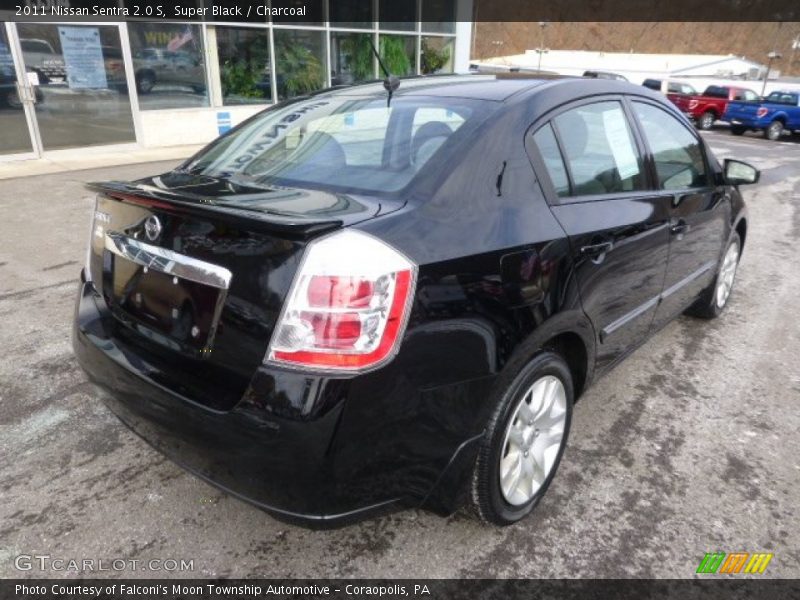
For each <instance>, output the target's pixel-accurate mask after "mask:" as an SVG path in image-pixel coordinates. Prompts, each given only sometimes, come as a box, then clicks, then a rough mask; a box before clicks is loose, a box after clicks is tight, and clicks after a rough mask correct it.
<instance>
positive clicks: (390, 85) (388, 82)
mask: <svg viewBox="0 0 800 600" xmlns="http://www.w3.org/2000/svg"><path fill="white" fill-rule="evenodd" d="M368 39H369V47H370V48H372V53H373V54H374V55H375V58H377V59H378V64H379V65H380V66H381V71H383V74H384V75H385V76H386V78H385V79H384V80H383V89H385V90H386V91H387V92H389V97H388V98H387V99H386V108H389V107H390V106H391V104H392V94H394V91H395V90H396V89H397V88H399V87H400V79H399V78H398V77H395V76H394V75H391V74H390V73H389V70H388V69H387V68H386V65H384V64H383V61H382V60H381V55H380V54H378V51H377V50H376V49H375V44H373V43H372V39H371V38H368Z"/></svg>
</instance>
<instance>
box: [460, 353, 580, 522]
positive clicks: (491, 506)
mask: <svg viewBox="0 0 800 600" xmlns="http://www.w3.org/2000/svg"><path fill="white" fill-rule="evenodd" d="M573 394H574V392H573V385H572V377H571V375H570V371H569V367H568V366H567V364H566V363H565V362H564V359H562V358H561V357H560V356H559V355H558V354H555V353H553V352H541V353H539V354H537V355H536V356H535V357H534V358H533V360H531V361H530V362H529V363H528V364H527V365H525V366H524V367H523V368H522V370H521V371H520V372H519V373H518V374H517V376H516V377H515V378H514V379H513V380H512V381H511V382H510V384H509V385H508V386H506V387H505V389H500V391H499V393H498V397H497V398H496V399H495V400H494V402H495V404H496V405H495V408H494V413H493V414H492V417H491V418H490V420H489V425H488V426H487V428H486V432H485V435H484V438H483V440H482V442H481V447H480V450H479V453H478V459H477V462H476V465H475V471H474V474H473V482H472V505H473V510H474V512H475V513H477V515H478V516H479V517H480V518H481V519H482V520H484V521H487V522H489V523H494V524H496V525H510V524H512V523H515V522H517V521H519V520H520V519H522V518H523V517H525V516H526V515H528V514H529V513H530V512H531V511H532V510H533V508H534V507H535V506H536V505H537V504H538V502H539V500H540V499H541V498H542V496H543V495H544V493H545V491H546V490H547V488H548V486H549V485H550V482H551V481H552V479H553V476H554V475H555V472H556V469H557V468H558V464H559V462H560V461H561V456H562V454H563V453H564V448H565V446H566V442H567V437H568V435H569V428H570V422H571V420H572V403H573V399H574V396H573Z"/></svg>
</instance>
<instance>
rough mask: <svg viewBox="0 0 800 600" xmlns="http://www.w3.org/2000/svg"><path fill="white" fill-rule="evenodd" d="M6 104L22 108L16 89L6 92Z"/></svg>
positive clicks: (16, 108) (10, 106) (14, 107)
mask: <svg viewBox="0 0 800 600" xmlns="http://www.w3.org/2000/svg"><path fill="white" fill-rule="evenodd" d="M6 105H7V106H8V107H9V108H13V109H15V110H18V109H21V108H22V102H21V101H20V99H19V94H17V91H16V90H11V91H10V92H8V94H6Z"/></svg>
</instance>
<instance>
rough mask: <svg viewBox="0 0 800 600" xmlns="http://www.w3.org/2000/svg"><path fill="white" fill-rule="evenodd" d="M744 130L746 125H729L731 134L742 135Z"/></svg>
mask: <svg viewBox="0 0 800 600" xmlns="http://www.w3.org/2000/svg"><path fill="white" fill-rule="evenodd" d="M745 131H747V127H742V126H741V125H731V133H732V134H733V135H744V132H745Z"/></svg>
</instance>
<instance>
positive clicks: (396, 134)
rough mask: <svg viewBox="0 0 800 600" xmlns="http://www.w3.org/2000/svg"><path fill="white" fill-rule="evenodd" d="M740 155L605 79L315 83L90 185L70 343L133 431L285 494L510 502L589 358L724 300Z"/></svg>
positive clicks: (539, 466)
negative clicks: (150, 172) (133, 174)
mask: <svg viewBox="0 0 800 600" xmlns="http://www.w3.org/2000/svg"><path fill="white" fill-rule="evenodd" d="M395 82H396V81H395ZM388 87H389V88H391V87H392V86H388ZM757 179H758V171H756V170H755V169H754V168H753V167H751V166H749V165H747V164H745V163H741V162H738V161H733V160H726V161H725V163H724V164H723V165H720V163H718V162H717V160H716V159H715V158H714V156H713V154H712V153H711V152H710V151H709V149H708V147H707V146H706V144H705V143H704V141H703V140H702V138H700V137H698V135H697V133H696V132H695V130H694V128H693V127H692V125H691V123H689V122H688V121H687V120H686V118H685V117H684V116H683V115H682V114H680V112H678V111H677V109H675V108H674V107H673V106H672V105H671V104H669V103H668V102H667V101H666V100H665V99H664V98H663V97H662V96H660V95H659V94H657V93H655V92H651V91H650V90H647V89H646V88H643V87H641V86H635V85H632V84H628V83H625V82H618V81H611V80H603V79H592V80H587V79H552V80H544V79H522V78H515V77H510V76H509V77H494V76H484V75H474V76H443V77H423V78H417V79H414V78H411V79H407V80H404V81H402V84H401V85H400V87H399V89H397V90H396V91H394V93H393V94H391V95H390V94H389V93H387V91H386V90H385V89H384V86H383V85H381V83H380V82H378V83H370V84H365V85H361V86H352V87H347V88H340V89H335V90H328V91H324V92H321V93H318V94H315V95H313V96H310V97H304V98H300V99H296V100H294V101H290V102H285V103H283V104H280V105H278V106H275V107H274V108H271V109H269V110H266V111H264V112H262V113H259V114H257V115H256V116H254V117H253V118H251V119H249V120H248V121H246V122H244V123H242V124H241V125H240V126H238V127H236V128H235V129H233V130H232V131H230V132H229V133H227V134H226V135H224V136H222V137H220V138H219V139H217V140H216V141H214V142H213V143H212V144H210V145H209V146H208V147H207V148H205V149H204V150H202V151H201V152H200V153H198V154H197V155H195V156H194V157H192V158H191V159H189V160H188V161H187V162H185V163H184V164H182V165H181V166H180V167H178V168H177V169H175V170H173V171H170V172H168V173H164V174H162V175H158V176H155V177H150V178H147V179H142V180H139V181H134V182H129V183H121V182H104V183H97V184H93V186H92V187H93V189H94V190H96V191H97V192H98V195H97V204H96V207H95V212H94V221H93V225H92V231H91V241H90V245H89V251H88V256H87V264H86V267H85V269H84V270H83V273H82V277H81V286H80V292H79V295H78V301H77V307H76V311H75V326H74V348H75V352H76V354H77V356H78V359H79V360H80V363H81V365H82V366H83V368H84V369H85V370H86V372H87V373H88V376H89V378H90V379H91V381H92V382H94V383H95V384H96V387H97V389H98V390H99V394H100V395H101V396H102V398H103V399H104V401H105V402H106V403H107V404H108V406H109V407H110V408H111V410H113V411H114V412H115V413H116V414H117V415H118V416H119V418H120V419H122V421H124V422H125V424H127V425H128V426H129V427H130V428H131V429H132V430H133V431H134V432H136V433H137V434H139V435H140V436H141V437H143V438H144V439H145V440H147V441H148V442H149V443H150V444H152V445H153V446H155V447H156V448H157V449H158V450H160V451H162V452H163V453H164V454H166V455H168V456H169V457H170V458H172V459H173V460H175V461H176V462H177V463H179V464H180V465H182V466H184V467H185V468H187V469H189V470H190V471H192V472H193V473H195V474H197V475H198V476H200V477H202V478H204V479H206V480H208V481H210V482H211V483H213V484H214V485H217V486H219V487H220V488H222V489H223V490H226V491H228V492H230V493H231V494H234V495H236V496H239V497H241V498H243V499H246V500H248V501H250V502H252V503H254V504H256V505H258V506H260V507H262V508H263V509H265V510H267V511H269V512H271V513H272V514H274V515H275V516H277V517H280V518H283V519H288V520H292V521H296V522H300V523H303V524H306V525H315V524H316V525H318V526H319V525H331V524H341V523H344V522H347V521H350V520H353V519H356V518H360V517H363V516H365V515H368V514H375V513H377V512H382V511H387V510H392V509H396V508H399V507H415V506H422V507H425V508H427V509H430V510H433V511H435V512H438V513H441V514H449V513H451V512H453V511H455V510H456V509H458V508H459V507H461V506H464V505H469V506H470V507H471V509H472V511H473V512H474V513H475V514H477V515H478V516H480V517H481V518H482V519H484V520H486V521H489V522H491V523H495V524H498V525H505V524H509V523H513V522H515V521H518V520H519V519H521V518H523V517H524V516H525V515H527V514H528V513H530V512H531V510H532V509H533V507H534V506H535V505H536V504H537V502H539V500H540V499H541V497H542V495H543V494H544V492H545V490H546V489H547V487H548V485H549V484H550V481H551V480H552V478H553V476H554V474H555V472H556V469H557V467H558V464H559V461H560V460H561V457H562V454H563V453H564V448H565V444H566V442H567V436H568V434H569V429H570V420H571V415H572V406H573V402H574V401H575V399H576V398H577V397H578V396H579V395H580V394H581V392H583V391H584V390H585V389H586V388H587V386H588V385H589V384H590V382H591V381H592V380H593V379H594V378H596V377H597V376H598V375H599V374H601V373H603V372H605V371H607V370H608V369H609V368H611V367H612V366H613V365H614V364H615V363H616V362H618V361H619V360H620V359H622V358H623V357H624V356H626V355H627V354H628V353H630V352H631V351H632V350H634V349H635V348H636V347H637V346H638V345H640V344H641V343H642V342H644V341H645V340H646V339H647V338H648V336H650V335H651V334H653V332H655V331H657V330H658V329H659V328H660V327H662V326H663V325H664V324H665V323H667V322H668V321H669V320H670V319H672V318H674V317H675V316H676V315H679V314H681V313H682V312H684V311H686V310H689V311H691V312H692V313H693V314H695V315H698V316H700V317H706V318H711V317H716V316H718V315H719V314H720V313H721V312H722V311H723V309H724V308H725V306H726V304H727V303H728V301H729V299H730V293H731V288H732V286H733V282H734V276H735V274H736V268H737V264H738V261H739V257H740V256H741V253H742V247H743V245H744V242H745V238H746V236H747V221H746V214H745V208H744V205H743V202H742V198H741V196H740V193H739V190H738V186H739V184H743V183H753V182H755V181H756V180H757Z"/></svg>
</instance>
